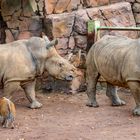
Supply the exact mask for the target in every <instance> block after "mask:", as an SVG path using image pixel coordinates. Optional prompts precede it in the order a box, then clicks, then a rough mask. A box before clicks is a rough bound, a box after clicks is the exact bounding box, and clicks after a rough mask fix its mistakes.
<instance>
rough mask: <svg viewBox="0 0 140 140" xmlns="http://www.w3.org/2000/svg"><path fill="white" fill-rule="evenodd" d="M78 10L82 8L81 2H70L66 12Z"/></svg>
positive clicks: (78, 0) (72, 0)
mask: <svg viewBox="0 0 140 140" xmlns="http://www.w3.org/2000/svg"><path fill="white" fill-rule="evenodd" d="M79 8H83V6H82V5H81V1H80V0H71V1H70V3H69V5H68V6H67V11H68V12H70V11H73V10H78V9H79Z"/></svg>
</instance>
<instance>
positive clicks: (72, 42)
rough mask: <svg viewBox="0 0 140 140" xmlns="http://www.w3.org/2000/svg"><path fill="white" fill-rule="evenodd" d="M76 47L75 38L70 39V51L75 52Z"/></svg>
mask: <svg viewBox="0 0 140 140" xmlns="http://www.w3.org/2000/svg"><path fill="white" fill-rule="evenodd" d="M74 47H75V40H74V37H73V36H70V37H69V42H68V49H71V50H73V49H74Z"/></svg>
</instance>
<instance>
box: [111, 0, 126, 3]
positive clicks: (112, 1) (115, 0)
mask: <svg viewBox="0 0 140 140" xmlns="http://www.w3.org/2000/svg"><path fill="white" fill-rule="evenodd" d="M123 1H125V0H110V3H118V2H123Z"/></svg>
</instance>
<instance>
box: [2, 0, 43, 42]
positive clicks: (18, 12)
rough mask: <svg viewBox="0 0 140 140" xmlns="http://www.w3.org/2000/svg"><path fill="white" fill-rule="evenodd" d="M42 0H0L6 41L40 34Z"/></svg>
mask: <svg viewBox="0 0 140 140" xmlns="http://www.w3.org/2000/svg"><path fill="white" fill-rule="evenodd" d="M41 2H43V0H40V1H38V2H35V1H33V0H31V1H22V0H13V1H10V0H1V15H2V17H3V20H4V21H5V22H6V24H7V27H8V29H6V43H8V42H11V41H13V40H18V39H25V38H29V37H31V36H40V35H41V32H42V19H41V18H40V17H41V14H42V12H43V10H42V9H43V5H42V7H41V6H40V7H39V4H40V5H41Z"/></svg>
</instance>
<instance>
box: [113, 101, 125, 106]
mask: <svg viewBox="0 0 140 140" xmlns="http://www.w3.org/2000/svg"><path fill="white" fill-rule="evenodd" d="M125 104H126V103H125V101H123V100H120V99H119V100H114V101H112V106H122V105H125Z"/></svg>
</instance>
